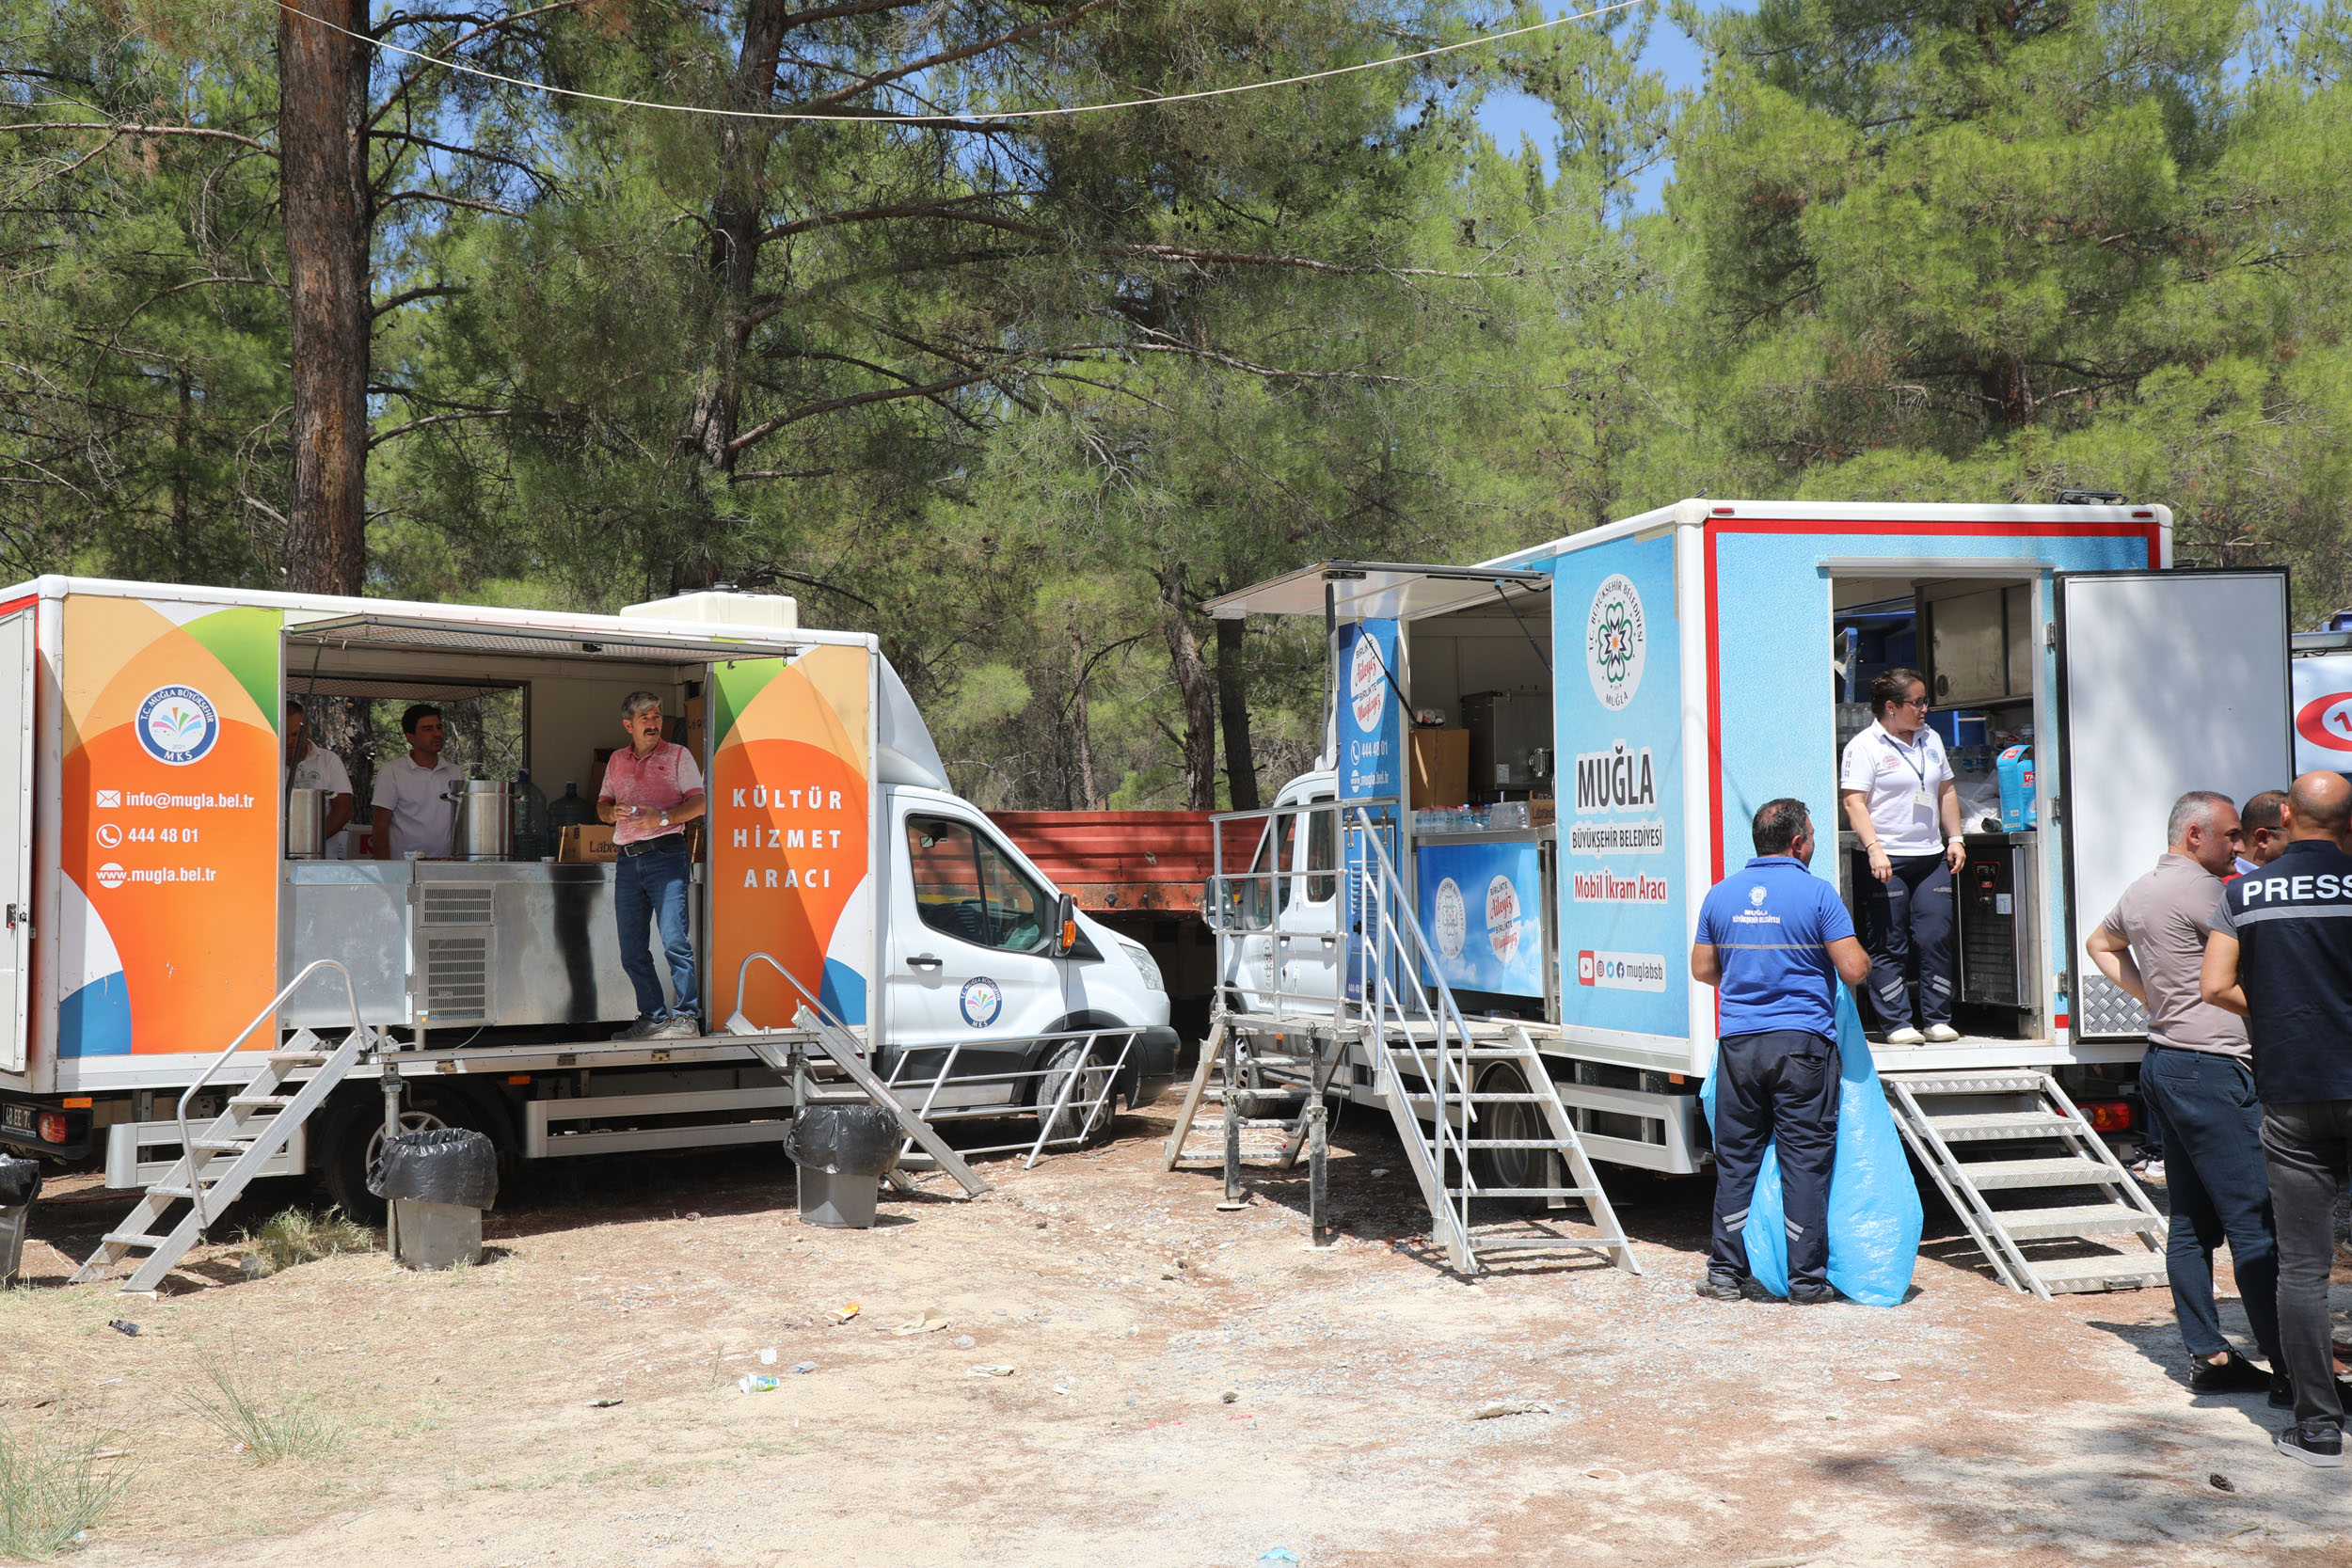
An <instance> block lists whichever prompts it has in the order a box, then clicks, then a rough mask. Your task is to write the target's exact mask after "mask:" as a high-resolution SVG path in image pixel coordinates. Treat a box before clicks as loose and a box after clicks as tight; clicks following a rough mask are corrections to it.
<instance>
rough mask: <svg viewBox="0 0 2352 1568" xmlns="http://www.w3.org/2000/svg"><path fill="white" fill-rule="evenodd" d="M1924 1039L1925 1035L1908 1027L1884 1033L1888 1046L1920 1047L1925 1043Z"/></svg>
mask: <svg viewBox="0 0 2352 1568" xmlns="http://www.w3.org/2000/svg"><path fill="white" fill-rule="evenodd" d="M1926 1039H1927V1037H1926V1036H1925V1035H1922V1034H1921V1033H1919V1031H1918V1030H1916V1029H1914V1028H1911V1027H1910V1026H1909V1025H1905V1026H1904V1027H1903V1028H1900V1029H1889V1030H1888V1031H1887V1032H1886V1043H1887V1044H1889V1045H1920V1044H1923V1043H1925V1041H1926Z"/></svg>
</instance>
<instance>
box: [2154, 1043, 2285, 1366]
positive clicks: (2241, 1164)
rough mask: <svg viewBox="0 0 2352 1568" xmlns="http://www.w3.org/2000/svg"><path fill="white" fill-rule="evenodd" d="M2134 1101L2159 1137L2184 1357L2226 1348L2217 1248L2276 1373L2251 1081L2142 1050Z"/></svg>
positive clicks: (2270, 1231) (2270, 1244)
mask: <svg viewBox="0 0 2352 1568" xmlns="http://www.w3.org/2000/svg"><path fill="white" fill-rule="evenodd" d="M2139 1094H2140V1099H2141V1100H2142V1101H2144V1102H2145V1103H2146V1105H2147V1107H2148V1112H2149V1115H2151V1116H2152V1117H2154V1118H2155V1120H2156V1125H2157V1126H2158V1127H2160V1128H2162V1129H2163V1130H2164V1187H2165V1192H2166V1195H2167V1196H2169V1197H2170V1199H2171V1203H2172V1229H2171V1234H2170V1236H2169V1244H2168V1245H2167V1246H2166V1248H2165V1257H2164V1260H2165V1272H2166V1274H2167V1275H2169V1277H2170V1279H2171V1284H2172V1315H2173V1317H2174V1318H2175V1319H2177V1320H2178V1321H2179V1323H2180V1325H2181V1338H2182V1339H2184V1340H2185V1341H2186V1342H2187V1345H2188V1353H2189V1354H2191V1355H2195V1356H2202V1357H2211V1356H2216V1355H2219V1354H2221V1353H2222V1352H2223V1351H2225V1350H2228V1349H2229V1348H2230V1342H2229V1341H2228V1340H2227V1339H2224V1338H2222V1337H2221V1319H2220V1316H2219V1315H2218V1313H2217V1311H2216V1310H2215V1307H2214V1299H2213V1254H2214V1249H2215V1248H2216V1247H2217V1246H2219V1245H2220V1244H2221V1243H2222V1242H2223V1241H2224V1240H2225V1239H2226V1240H2227V1241H2228V1242H2229V1243H2230V1266H2231V1267H2232V1268H2233V1270H2235V1271H2236V1273H2237V1291H2238V1296H2239V1298H2240V1299H2241V1300H2243V1301H2244V1302H2245V1304H2246V1322H2247V1324H2248V1326H2249V1327H2250V1328H2252V1329H2253V1331H2254V1343H2255V1344H2257V1345H2259V1346H2260V1347H2262V1354H2263V1359H2264V1360H2265V1361H2267V1362H2269V1363H2270V1367H2271V1370H2273V1371H2278V1370H2283V1369H2281V1368H2280V1364H2279V1240H2278V1234H2277V1231H2276V1229H2275V1228H2274V1227H2273V1226H2272V1224H2271V1218H2270V1174H2269V1172H2268V1171H2267V1170H2266V1169H2265V1163H2264V1158H2263V1108H2262V1101H2259V1100H2257V1099H2256V1098H2255V1096H2254V1075H2253V1074H2252V1073H2251V1072H2249V1071H2248V1070H2247V1067H2246V1064H2245V1063H2243V1062H2241V1061H2238V1060H2237V1059H2236V1058H2234V1057H2231V1056H2222V1055H2217V1054H2216V1053H2213V1052H2211V1051H2183V1050H2181V1049H2180V1048H2179V1047H2178V1046H2170V1045H2151V1046H2149V1047H2148V1053H2147V1054H2146V1055H2145V1056H2143V1057H2142V1058H2141V1059H2140V1063H2139Z"/></svg>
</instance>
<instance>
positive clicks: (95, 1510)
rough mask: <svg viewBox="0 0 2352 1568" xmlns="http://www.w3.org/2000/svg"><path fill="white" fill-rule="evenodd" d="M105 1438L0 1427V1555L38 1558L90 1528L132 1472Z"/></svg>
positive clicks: (124, 1485) (72, 1540) (129, 1466)
mask: <svg viewBox="0 0 2352 1568" xmlns="http://www.w3.org/2000/svg"><path fill="white" fill-rule="evenodd" d="M109 1441H111V1438H110V1436H109V1435H108V1434H105V1433H93V1434H89V1435H86V1436H83V1437H79V1438H67V1437H64V1436H62V1435H60V1434H59V1433H56V1431H55V1430H54V1429H53V1430H50V1431H46V1432H39V1433H33V1434H32V1435H30V1436H21V1435H18V1434H15V1433H10V1432H8V1430H7V1429H6V1428H5V1427H0V1557H4V1558H27V1559H31V1558H44V1557H50V1556H54V1555H55V1554H56V1553H58V1552H61V1551H64V1550H65V1549H66V1548H67V1547H69V1546H71V1545H72V1544H73V1543H74V1542H75V1540H76V1539H77V1538H79V1537H80V1536H81V1534H82V1533H83V1532H84V1531H85V1530H90V1529H95V1528H98V1522H99V1521H100V1520H101V1519H103V1517H104V1516H105V1513H106V1511H107V1510H108V1509H109V1508H111V1507H112V1506H113V1505H114V1502H115V1499H116V1498H118V1497H120V1496H121V1495H122V1491H123V1489H124V1488H125V1487H127V1486H128V1485H130V1483H131V1478H132V1477H133V1476H134V1475H135V1474H136V1473H137V1468H136V1466H135V1465H125V1464H123V1463H121V1460H122V1457H123V1456H122V1453H121V1450H120V1449H110V1448H108V1447H107V1444H108V1443H109Z"/></svg>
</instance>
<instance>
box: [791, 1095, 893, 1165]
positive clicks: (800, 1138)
mask: <svg viewBox="0 0 2352 1568" xmlns="http://www.w3.org/2000/svg"><path fill="white" fill-rule="evenodd" d="M905 1136H906V1134H905V1133H904V1132H900V1131H899V1129H898V1117H894V1116H892V1115H891V1114H890V1113H889V1112H888V1111H885V1110H884V1109H882V1107H881V1106H879V1105H803V1106H802V1107H801V1109H800V1113H799V1114H798V1115H796V1116H795V1117H793V1118H792V1130H791V1131H790V1132H787V1133H786V1134H785V1135H784V1151H785V1152H786V1153H787V1154H789V1155H790V1156H792V1163H793V1164H796V1165H799V1166H800V1167H801V1168H802V1169H803V1170H821V1171H823V1172H824V1173H825V1174H826V1175H828V1176H880V1175H882V1173H883V1172H885V1171H891V1170H896V1169H898V1142H899V1140H900V1139H902V1138H904V1137H905Z"/></svg>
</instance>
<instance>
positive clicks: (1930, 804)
mask: <svg viewBox="0 0 2352 1568" xmlns="http://www.w3.org/2000/svg"><path fill="white" fill-rule="evenodd" d="M1887 738H1888V739H1889V740H1894V738H1895V737H1894V736H1887ZM1927 750H1928V741H1927V734H1926V732H1925V731H1924V730H1923V731H1921V732H1920V736H1919V754H1920V755H1922V756H1925V755H1926V754H1927ZM1895 754H1896V755H1897V756H1899V757H1901V758H1902V759H1903V766H1904V767H1905V768H1910V769H1911V776H1912V777H1913V778H1915V779H1916V780H1918V781H1919V782H1918V784H1916V785H1915V787H1914V788H1913V789H1912V791H1911V803H1912V805H1913V806H1914V807H1915V808H1916V809H1918V810H1920V811H1925V812H1929V813H1931V814H1932V813H1933V812H1934V810H1935V796H1934V794H1933V792H1931V790H1930V789H1929V788H1928V770H1927V768H1926V767H1925V766H1924V765H1923V764H1920V763H1915V762H1914V761H1912V760H1911V758H1910V757H1909V756H1908V755H1906V754H1905V753H1904V752H1903V748H1902V742H1900V741H1899V740H1898V741H1895Z"/></svg>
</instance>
